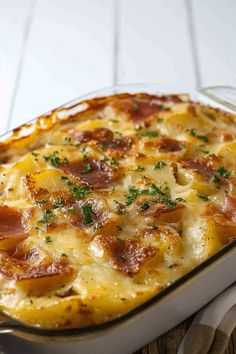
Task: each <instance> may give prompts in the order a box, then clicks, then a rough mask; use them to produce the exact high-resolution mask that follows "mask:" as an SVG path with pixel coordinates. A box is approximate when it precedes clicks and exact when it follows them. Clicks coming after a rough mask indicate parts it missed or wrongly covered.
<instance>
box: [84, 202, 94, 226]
mask: <svg viewBox="0 0 236 354" xmlns="http://www.w3.org/2000/svg"><path fill="white" fill-rule="evenodd" d="M82 212H83V217H84V220H83V224H84V225H90V224H93V222H94V220H93V209H92V206H91V205H90V204H88V203H86V204H84V205H83V206H82Z"/></svg>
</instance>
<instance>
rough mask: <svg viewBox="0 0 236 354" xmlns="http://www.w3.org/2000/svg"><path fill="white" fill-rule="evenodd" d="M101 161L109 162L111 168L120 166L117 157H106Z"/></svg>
mask: <svg viewBox="0 0 236 354" xmlns="http://www.w3.org/2000/svg"><path fill="white" fill-rule="evenodd" d="M101 161H104V162H107V163H108V164H109V165H111V166H117V165H119V161H118V160H117V159H116V158H115V157H113V156H112V157H108V156H104V157H103V158H102V159H101Z"/></svg>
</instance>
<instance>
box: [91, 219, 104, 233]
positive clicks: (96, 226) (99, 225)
mask: <svg viewBox="0 0 236 354" xmlns="http://www.w3.org/2000/svg"><path fill="white" fill-rule="evenodd" d="M101 227H102V224H101V223H100V221H95V222H94V223H93V231H94V232H95V231H97V230H98V229H100V228H101Z"/></svg>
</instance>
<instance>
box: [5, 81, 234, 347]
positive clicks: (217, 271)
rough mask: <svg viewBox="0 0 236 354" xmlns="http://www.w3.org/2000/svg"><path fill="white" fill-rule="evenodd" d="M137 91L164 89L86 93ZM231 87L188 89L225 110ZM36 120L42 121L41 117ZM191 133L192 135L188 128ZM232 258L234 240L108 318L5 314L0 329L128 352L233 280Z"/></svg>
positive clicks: (73, 106) (69, 111) (63, 112)
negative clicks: (39, 319) (77, 323)
mask: <svg viewBox="0 0 236 354" xmlns="http://www.w3.org/2000/svg"><path fill="white" fill-rule="evenodd" d="M216 90H218V98H217V99H216V100H215V101H213V100H212V98H213V97H212V96H214V92H216ZM141 91H143V92H148V93H150V94H152V93H160V92H161V93H163V91H165V90H160V89H158V86H156V85H149V86H145V85H141V86H138V85H135V86H134V87H132V86H129V87H115V88H112V89H110V91H109V90H108V91H105V92H104V91H100V92H98V93H97V94H92V96H96V95H98V96H101V95H106V94H113V93H115V94H117V93H119V92H141ZM167 91H168V89H167ZM172 92H173V91H172ZM232 92H233V90H232V89H230V88H221V89H219V88H214V89H212V88H211V89H207V90H206V89H205V91H204V90H202V93H201V94H199V93H196V92H195V93H191V99H192V100H197V101H201V102H204V103H208V104H210V105H214V106H218V107H220V108H222V103H223V102H224V101H225V100H226V101H227V102H226V103H225V110H227V109H228V110H230V109H232V108H233V107H234V104H233V102H232V98H230V99H228V100H227V97H222V95H224V96H225V95H226V94H229V93H231V94H232ZM220 93H221V95H220ZM207 95H208V96H211V99H209V98H207ZM85 98H86V99H87V98H88V97H85ZM80 101H81V99H79V100H77V101H74V102H72V103H70V104H68V105H65V106H63V107H61V108H60V109H57V110H55V111H54V112H53V114H54V115H55V116H56V117H59V118H62V119H63V118H66V117H67V116H70V115H73V114H75V113H76V112H81V111H83V109H84V105H85V106H86V102H85V103H83V102H82V103H81V104H79V102H80ZM217 101H218V102H217ZM219 101H221V102H219ZM85 108H86V107H85ZM46 116H47V115H46ZM40 124H43V121H42V120H41V122H40ZM33 128H34V122H33V123H32V124H31V125H26V126H25V127H24V128H23V129H22V128H21V129H20V130H16V131H15V132H14V134H16V136H17V134H18V132H20V134H22V133H23V134H24V135H27V134H29V133H30V132H31V131H32V129H33ZM191 133H192V135H196V132H195V131H193V130H192V131H191ZM17 138H18V137H17ZM200 138H201V139H202V138H203V136H202V135H201V136H200ZM204 139H206V137H204ZM47 158H48V157H47V156H44V159H45V160H47ZM217 178H218V177H217ZM162 193H163V192H162ZM145 206H146V205H145ZM148 207H149V206H148ZM233 264H235V240H234V241H232V242H231V243H229V244H228V245H227V246H225V247H224V248H222V249H221V250H220V251H219V252H217V253H216V254H215V255H213V256H212V257H211V258H209V259H207V260H206V261H205V262H204V263H202V264H200V265H199V266H197V267H196V268H194V269H193V270H192V271H190V272H189V273H187V274H186V275H185V276H183V277H181V278H180V279H178V280H177V281H175V282H174V283H173V284H171V285H170V286H168V287H167V288H166V289H165V290H162V291H161V292H160V293H159V294H157V295H155V296H154V297H152V298H151V299H150V300H148V301H146V302H145V303H143V304H142V305H139V306H138V307H136V308H135V309H134V310H131V311H130V312H128V313H127V314H124V315H122V316H120V317H118V318H116V319H113V320H112V321H107V322H105V323H103V324H96V325H94V326H92V327H87V328H82V329H42V328H37V327H33V326H31V327H30V326H27V325H25V324H21V323H19V322H17V321H14V320H10V319H5V320H3V321H2V324H1V328H2V331H12V333H13V334H16V335H18V336H22V337H24V338H28V339H32V340H43V341H50V342H51V341H53V340H54V341H68V340H70V341H73V340H76V341H79V343H77V344H76V348H78V349H80V350H81V352H83V353H86V352H94V353H95V352H98V353H99V352H103V353H104V352H107V353H110V352H112V353H119V352H122V353H124V352H127V353H128V352H131V351H133V350H135V349H137V348H138V347H140V346H141V345H143V344H145V343H147V342H149V341H150V340H151V339H152V338H154V337H156V336H157V335H160V334H161V333H163V332H165V331H166V330H168V329H170V328H171V327H173V326H175V325H176V324H177V323H179V322H180V321H182V320H183V319H184V318H186V317H188V316H189V315H190V314H192V313H193V312H195V311H196V310H197V309H199V308H200V307H201V306H203V305H204V304H205V303H207V302H208V301H209V300H210V299H211V298H212V297H214V296H215V295H217V294H218V293H219V292H220V291H221V290H223V289H224V288H225V287H227V286H229V285H230V284H231V283H232V282H233V281H235V276H234V275H233V274H232V272H231V271H230V269H232V267H233ZM224 273H225V274H227V277H226V276H223V274H224ZM221 275H222V276H221ZM219 279H220V281H219ZM206 283H207V284H209V288H208V287H207V289H204V287H205V284H206ZM203 289H204V291H203ZM193 296H194V301H191V302H189V303H188V300H189V299H190V298H192V297H193ZM183 304H184V306H183ZM160 319H161V320H160Z"/></svg>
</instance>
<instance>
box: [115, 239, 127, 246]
mask: <svg viewBox="0 0 236 354" xmlns="http://www.w3.org/2000/svg"><path fill="white" fill-rule="evenodd" d="M116 239H117V241H118V242H119V243H120V244H121V245H123V244H124V243H125V240H123V239H122V238H119V237H117V238H116Z"/></svg>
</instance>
